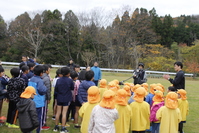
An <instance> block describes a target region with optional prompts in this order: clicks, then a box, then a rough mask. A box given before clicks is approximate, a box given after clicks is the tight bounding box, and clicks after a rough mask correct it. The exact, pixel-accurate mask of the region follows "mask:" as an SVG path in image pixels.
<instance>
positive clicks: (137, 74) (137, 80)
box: [133, 63, 147, 85]
mask: <svg viewBox="0 0 199 133" xmlns="http://www.w3.org/2000/svg"><path fill="white" fill-rule="evenodd" d="M133 78H134V85H136V84H143V83H146V82H147V74H146V72H145V70H144V64H143V63H139V64H138V69H137V70H136V71H134V73H133Z"/></svg>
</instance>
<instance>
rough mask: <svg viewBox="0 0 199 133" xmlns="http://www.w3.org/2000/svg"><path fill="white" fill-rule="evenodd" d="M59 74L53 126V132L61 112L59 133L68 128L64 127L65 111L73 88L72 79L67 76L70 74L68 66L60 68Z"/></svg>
mask: <svg viewBox="0 0 199 133" xmlns="http://www.w3.org/2000/svg"><path fill="white" fill-rule="evenodd" d="M61 74H62V75H63V77H61V78H60V79H58V80H57V83H56V86H55V91H56V92H57V113H56V117H55V127H54V130H53V131H54V132H57V131H58V130H59V127H58V124H59V118H60V115H61V114H62V124H61V126H62V128H61V132H60V133H67V132H68V130H67V129H66V128H65V124H66V113H67V110H68V106H69V105H70V102H71V101H72V92H71V90H74V83H73V80H72V79H70V78H69V76H70V69H69V68H68V67H62V68H61Z"/></svg>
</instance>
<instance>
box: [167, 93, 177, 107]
mask: <svg viewBox="0 0 199 133" xmlns="http://www.w3.org/2000/svg"><path fill="white" fill-rule="evenodd" d="M177 99H178V94H177V93H175V92H169V93H168V94H167V96H166V100H165V105H166V107H168V108H170V109H176V108H177V107H178V100H177Z"/></svg>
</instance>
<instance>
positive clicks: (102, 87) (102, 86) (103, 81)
mask: <svg viewBox="0 0 199 133" xmlns="http://www.w3.org/2000/svg"><path fill="white" fill-rule="evenodd" d="M99 84H100V85H99V86H100V87H99V90H100V100H101V99H102V96H103V94H104V92H105V91H107V90H108V89H107V81H106V79H101V80H100V82H99Z"/></svg>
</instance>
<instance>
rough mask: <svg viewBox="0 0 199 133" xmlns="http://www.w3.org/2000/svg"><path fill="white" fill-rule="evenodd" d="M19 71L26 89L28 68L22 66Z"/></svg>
mask: <svg viewBox="0 0 199 133" xmlns="http://www.w3.org/2000/svg"><path fill="white" fill-rule="evenodd" d="M21 71H22V73H21V75H20V77H21V78H23V79H24V80H25V83H26V87H27V86H28V77H27V74H28V73H29V67H28V66H26V65H23V66H22V67H21Z"/></svg>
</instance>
